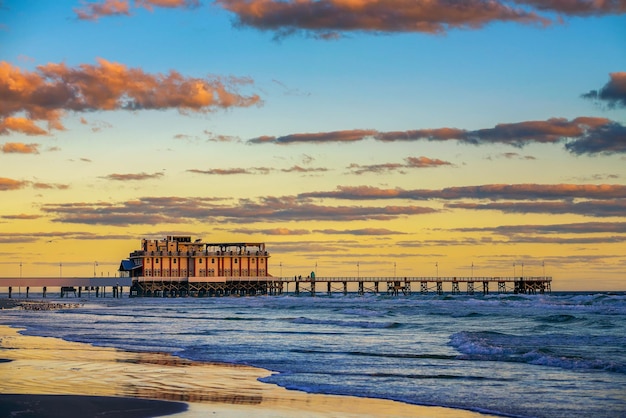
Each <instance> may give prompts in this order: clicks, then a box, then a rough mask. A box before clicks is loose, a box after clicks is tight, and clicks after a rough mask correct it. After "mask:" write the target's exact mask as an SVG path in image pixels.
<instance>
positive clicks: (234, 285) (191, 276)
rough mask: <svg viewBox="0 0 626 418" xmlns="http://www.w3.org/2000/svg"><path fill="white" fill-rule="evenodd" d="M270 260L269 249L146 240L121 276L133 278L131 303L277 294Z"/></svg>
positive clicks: (125, 264)
mask: <svg viewBox="0 0 626 418" xmlns="http://www.w3.org/2000/svg"><path fill="white" fill-rule="evenodd" d="M269 258H270V255H269V253H268V252H267V250H266V249H265V243H249V242H220V243H211V242H203V241H202V240H201V239H196V240H194V241H192V240H191V237H190V236H168V237H166V238H164V239H161V240H147V239H142V240H141V249H139V250H137V251H133V252H132V253H130V255H129V257H128V259H126V260H122V262H121V264H120V269H119V271H120V276H122V277H131V278H132V282H133V284H132V286H131V290H130V292H131V293H130V295H131V297H132V296H188V295H192V296H209V295H221V294H235V293H238V294H256V293H259V292H261V293H265V292H269V293H273V290H274V285H273V280H272V278H271V276H270V275H269V273H268V264H269ZM234 279H236V280H234Z"/></svg>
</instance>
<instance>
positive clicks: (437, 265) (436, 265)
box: [435, 261, 439, 280]
mask: <svg viewBox="0 0 626 418" xmlns="http://www.w3.org/2000/svg"><path fill="white" fill-rule="evenodd" d="M435 268H436V269H437V280H439V262H438V261H437V262H436V263H435Z"/></svg>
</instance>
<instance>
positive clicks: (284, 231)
mask: <svg viewBox="0 0 626 418" xmlns="http://www.w3.org/2000/svg"><path fill="white" fill-rule="evenodd" d="M230 232H232V233H234V234H245V235H253V234H261V235H282V236H287V235H308V234H310V233H311V231H309V230H308V229H289V228H267V229H247V228H238V229H231V230H230Z"/></svg>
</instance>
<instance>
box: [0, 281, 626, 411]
mask: <svg viewBox="0 0 626 418" xmlns="http://www.w3.org/2000/svg"><path fill="white" fill-rule="evenodd" d="M64 301H65V302H67V301H71V299H70V300H68V299H64ZM83 302H84V306H82V307H80V308H76V309H68V310H58V311H50V312H32V311H21V310H11V311H2V312H0V323H2V324H5V325H12V326H19V327H25V328H26V331H25V332H24V333H25V334H28V335H39V336H54V337H60V338H63V339H66V340H70V341H79V342H85V343H91V344H95V345H100V346H109V347H117V348H121V349H127V350H142V351H159V352H169V353H172V354H174V355H176V356H180V357H183V358H187V359H191V360H197V361H206V362H225V363H236V364H246V365H252V366H258V367H263V368H265V369H268V370H270V371H271V372H272V373H271V374H270V375H268V376H267V377H264V378H262V379H261V380H262V381H264V382H267V383H269V384H276V385H280V386H283V387H285V388H289V389H296V390H302V391H306V392H311V393H327V394H340V395H354V396H362V397H375V398H385V399H394V400H398V401H402V402H407V403H412V404H419V405H438V406H445V407H453V408H461V409H468V410H473V411H479V412H480V411H482V412H489V413H493V414H499V415H503V416H519V417H570V416H584V417H591V416H593V417H594V418H599V417H611V418H612V417H619V416H622V417H626V294H625V293H552V294H545V295H513V294H499V295H487V296H483V295H473V296H469V295H458V294H457V295H434V294H429V295H421V294H413V295H410V296H389V295H384V294H379V295H374V294H366V295H364V296H358V295H347V296H344V295H343V294H336V295H335V294H334V295H332V296H316V297H310V296H303V295H301V296H294V295H282V296H257V297H241V298H239V297H223V298H202V299H197V298H178V299H169V298H168V299H163V298H138V299H128V298H125V299H95V298H93V299H84V300H83Z"/></svg>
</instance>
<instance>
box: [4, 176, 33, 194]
mask: <svg viewBox="0 0 626 418" xmlns="http://www.w3.org/2000/svg"><path fill="white" fill-rule="evenodd" d="M28 184H29V183H28V182H27V181H23V180H14V179H9V178H6V177H0V191H3V192H4V191H7V190H18V189H23V188H24V187H26V186H27V185H28Z"/></svg>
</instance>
